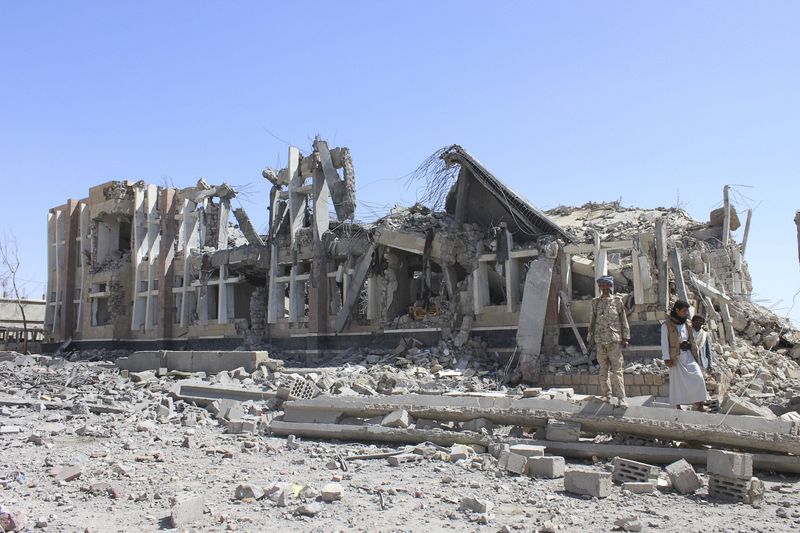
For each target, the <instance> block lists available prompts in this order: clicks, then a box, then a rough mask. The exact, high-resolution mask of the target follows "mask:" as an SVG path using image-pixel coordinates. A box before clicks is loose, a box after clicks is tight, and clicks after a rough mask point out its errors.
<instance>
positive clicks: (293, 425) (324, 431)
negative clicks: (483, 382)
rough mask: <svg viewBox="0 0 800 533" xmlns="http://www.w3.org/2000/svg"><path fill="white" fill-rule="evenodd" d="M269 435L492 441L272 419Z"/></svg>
mask: <svg viewBox="0 0 800 533" xmlns="http://www.w3.org/2000/svg"><path fill="white" fill-rule="evenodd" d="M269 428H270V431H271V432H272V434H273V435H280V436H288V435H295V436H298V437H305V438H316V439H336V440H352V441H360V442H391V443H405V444H418V443H420V442H432V443H434V444H438V445H439V446H452V445H453V444H480V445H482V446H488V445H489V444H492V441H491V440H490V439H488V438H487V437H484V436H482V435H478V434H475V433H471V434H470V433H460V432H457V431H446V430H440V429H409V428H390V427H383V426H373V425H365V426H355V425H350V424H316V423H303V422H283V421H280V420H273V421H272V422H270V425H269Z"/></svg>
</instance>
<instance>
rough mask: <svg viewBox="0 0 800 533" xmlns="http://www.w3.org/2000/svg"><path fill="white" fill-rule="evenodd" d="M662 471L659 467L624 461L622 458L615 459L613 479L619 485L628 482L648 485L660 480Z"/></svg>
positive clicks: (628, 460)
mask: <svg viewBox="0 0 800 533" xmlns="http://www.w3.org/2000/svg"><path fill="white" fill-rule="evenodd" d="M660 470H661V469H660V468H659V467H657V466H653V465H649V464H646V463H640V462H638V461H631V460H630V459H623V458H622V457H614V475H613V478H614V481H616V482H617V483H625V482H626V481H632V482H636V483H648V482H651V481H653V480H658V474H659V471H660Z"/></svg>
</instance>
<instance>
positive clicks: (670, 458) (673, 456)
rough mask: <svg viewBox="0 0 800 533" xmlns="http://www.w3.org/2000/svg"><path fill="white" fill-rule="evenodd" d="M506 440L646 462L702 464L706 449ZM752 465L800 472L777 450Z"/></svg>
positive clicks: (796, 460) (581, 455)
mask: <svg viewBox="0 0 800 533" xmlns="http://www.w3.org/2000/svg"><path fill="white" fill-rule="evenodd" d="M504 442H506V443H508V444H529V445H533V446H544V447H545V452H546V453H547V454H548V455H560V456H562V457H569V458H571V459H589V460H591V459H592V458H593V457H598V458H606V459H611V458H613V457H622V458H623V459H630V460H632V461H641V462H643V463H648V464H671V463H674V462H675V461H680V460H681V459H686V461H688V462H689V463H691V464H694V465H702V466H705V465H706V463H707V461H708V450H706V449H691V448H663V447H657V446H627V445H623V444H597V443H594V442H554V441H549V440H531V439H507V440H505V441H504ZM753 467H754V468H755V469H757V470H761V471H763V472H784V473H792V474H800V457H794V456H786V455H779V454H768V453H754V454H753Z"/></svg>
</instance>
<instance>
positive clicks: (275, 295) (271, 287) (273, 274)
mask: <svg viewBox="0 0 800 533" xmlns="http://www.w3.org/2000/svg"><path fill="white" fill-rule="evenodd" d="M269 248H270V254H269V280H268V281H267V283H268V286H267V291H268V294H267V323H268V324H277V323H278V318H282V317H283V305H284V300H285V296H284V290H283V285H282V284H280V283H278V282H277V281H275V278H277V277H278V247H277V246H276V245H275V243H274V242H273V243H272V244H270V247H269Z"/></svg>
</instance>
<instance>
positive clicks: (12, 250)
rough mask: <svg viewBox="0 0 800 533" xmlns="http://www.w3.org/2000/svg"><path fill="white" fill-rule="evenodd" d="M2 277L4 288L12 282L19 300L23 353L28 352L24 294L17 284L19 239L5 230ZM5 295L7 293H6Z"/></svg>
mask: <svg viewBox="0 0 800 533" xmlns="http://www.w3.org/2000/svg"><path fill="white" fill-rule="evenodd" d="M0 269H2V270H0V279H2V281H3V288H4V289H5V287H7V286H8V284H11V292H12V297H13V298H14V299H15V300H16V301H17V306H18V307H19V311H20V313H21V315H22V353H28V319H27V318H26V317H25V306H24V305H23V303H22V298H23V296H22V295H20V290H19V285H18V284H17V273H18V272H19V249H18V248H17V239H16V237H14V234H13V233H12V234H10V235H9V234H7V233H6V232H3V236H2V239H0ZM4 296H5V295H4Z"/></svg>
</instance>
